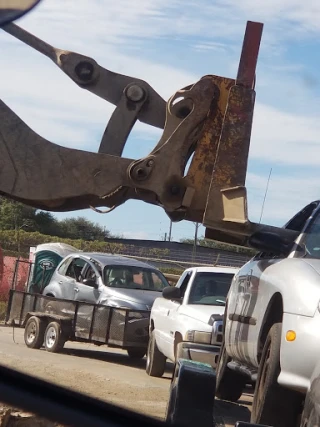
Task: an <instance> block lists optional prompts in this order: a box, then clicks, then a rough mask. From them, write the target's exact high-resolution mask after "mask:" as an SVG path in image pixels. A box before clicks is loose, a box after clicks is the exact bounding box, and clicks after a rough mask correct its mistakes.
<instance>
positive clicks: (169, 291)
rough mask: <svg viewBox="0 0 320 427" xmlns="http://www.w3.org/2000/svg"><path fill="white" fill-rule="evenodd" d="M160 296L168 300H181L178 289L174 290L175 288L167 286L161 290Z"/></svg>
mask: <svg viewBox="0 0 320 427" xmlns="http://www.w3.org/2000/svg"><path fill="white" fill-rule="evenodd" d="M162 296H163V298H165V299H169V300H181V291H180V288H176V287H175V286H167V287H166V288H164V289H163V291H162Z"/></svg>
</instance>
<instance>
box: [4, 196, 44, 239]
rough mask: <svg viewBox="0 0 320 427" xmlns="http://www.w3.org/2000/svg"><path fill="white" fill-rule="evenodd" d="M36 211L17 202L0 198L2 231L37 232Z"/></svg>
mask: <svg viewBox="0 0 320 427" xmlns="http://www.w3.org/2000/svg"><path fill="white" fill-rule="evenodd" d="M35 216H36V209H35V208H32V207H30V206H26V205H24V204H23V203H19V202H16V201H15V200H10V199H7V198H6V197H0V229H1V230H16V231H17V230H20V229H25V230H27V229H28V230H30V231H35Z"/></svg>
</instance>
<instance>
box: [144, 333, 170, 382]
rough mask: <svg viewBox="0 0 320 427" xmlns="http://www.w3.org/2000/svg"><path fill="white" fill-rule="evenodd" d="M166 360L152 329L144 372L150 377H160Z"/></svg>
mask: <svg viewBox="0 0 320 427" xmlns="http://www.w3.org/2000/svg"><path fill="white" fill-rule="evenodd" d="M166 361H167V358H166V357H165V356H164V355H163V354H162V353H161V351H160V350H159V349H158V346H157V343H156V337H155V331H154V330H153V331H152V332H151V334H150V337H149V344H148V351H147V365H146V373H147V374H148V375H150V377H162V375H163V374H164V371H165V369H166Z"/></svg>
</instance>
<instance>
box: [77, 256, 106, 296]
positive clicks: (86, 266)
mask: <svg viewBox="0 0 320 427" xmlns="http://www.w3.org/2000/svg"><path fill="white" fill-rule="evenodd" d="M77 266H78V267H79V270H80V268H81V272H80V274H79V276H78V277H77V279H76V284H75V300H76V301H83V302H88V303H91V304H97V303H98V302H99V299H100V293H101V289H100V288H95V287H94V286H91V285H87V284H85V283H83V280H84V279H93V280H94V281H95V283H96V285H97V286H99V281H98V278H99V274H98V272H97V270H96V268H95V267H94V265H93V264H91V263H90V262H88V261H86V260H83V259H82V258H80V257H79V258H78V260H77Z"/></svg>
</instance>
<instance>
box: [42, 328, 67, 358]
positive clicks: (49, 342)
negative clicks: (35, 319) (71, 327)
mask: <svg viewBox="0 0 320 427" xmlns="http://www.w3.org/2000/svg"><path fill="white" fill-rule="evenodd" d="M64 344H65V338H64V336H63V333H62V329H61V326H60V325H59V323H58V322H50V323H49V324H48V326H47V329H46V331H45V334H44V347H45V349H46V350H47V351H49V352H51V353H59V352H60V351H61V350H62V349H63V346H64Z"/></svg>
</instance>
